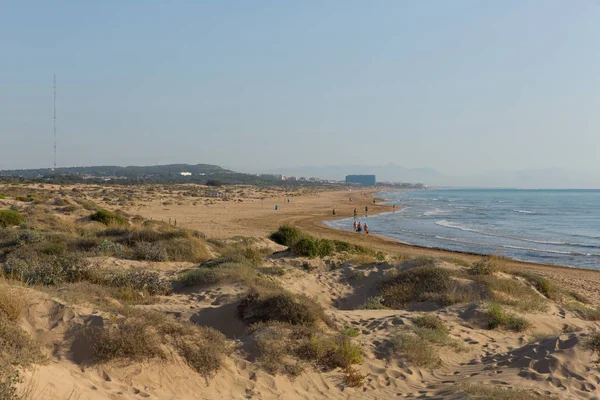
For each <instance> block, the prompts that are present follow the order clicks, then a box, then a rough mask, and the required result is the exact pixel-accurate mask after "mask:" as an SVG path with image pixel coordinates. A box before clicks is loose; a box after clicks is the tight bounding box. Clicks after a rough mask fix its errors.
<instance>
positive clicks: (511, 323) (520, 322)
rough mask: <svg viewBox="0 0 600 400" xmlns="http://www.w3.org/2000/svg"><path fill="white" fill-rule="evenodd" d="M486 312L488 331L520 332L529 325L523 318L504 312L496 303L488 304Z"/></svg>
mask: <svg viewBox="0 0 600 400" xmlns="http://www.w3.org/2000/svg"><path fill="white" fill-rule="evenodd" d="M487 311H488V315H489V319H488V327H489V329H497V328H505V329H508V330H511V331H514V332H522V331H524V330H526V329H527V328H529V326H530V325H531V324H530V323H529V321H527V320H526V319H525V318H522V317H519V316H516V315H514V314H510V313H508V312H506V311H504V309H503V308H502V306H501V305H500V304H498V303H490V304H489V305H488V308H487Z"/></svg>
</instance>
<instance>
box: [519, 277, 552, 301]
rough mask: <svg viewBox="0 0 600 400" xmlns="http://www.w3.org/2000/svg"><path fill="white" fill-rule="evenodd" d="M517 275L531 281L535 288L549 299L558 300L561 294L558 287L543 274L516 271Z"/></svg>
mask: <svg viewBox="0 0 600 400" xmlns="http://www.w3.org/2000/svg"><path fill="white" fill-rule="evenodd" d="M517 275H518V276H520V277H522V278H525V279H526V280H528V281H529V282H530V283H532V284H533V285H534V286H535V288H536V289H537V290H538V291H539V292H540V293H541V294H543V295H544V296H546V297H547V298H549V299H551V300H560V298H561V296H560V291H559V289H558V288H557V287H556V286H554V285H553V284H552V283H550V281H549V280H548V279H546V278H544V277H543V276H540V275H537V274H534V273H531V272H527V271H521V272H518V273H517Z"/></svg>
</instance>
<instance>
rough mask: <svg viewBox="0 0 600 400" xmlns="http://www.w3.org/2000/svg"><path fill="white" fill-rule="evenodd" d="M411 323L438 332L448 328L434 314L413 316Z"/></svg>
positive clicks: (446, 330)
mask: <svg viewBox="0 0 600 400" xmlns="http://www.w3.org/2000/svg"><path fill="white" fill-rule="evenodd" d="M412 321H413V324H415V326H417V327H419V328H426V329H432V330H435V331H440V332H446V333H447V332H448V328H447V327H446V325H445V324H444V322H443V321H442V320H441V319H439V318H438V317H436V316H434V315H429V314H424V315H419V316H417V317H414V318H413V319H412Z"/></svg>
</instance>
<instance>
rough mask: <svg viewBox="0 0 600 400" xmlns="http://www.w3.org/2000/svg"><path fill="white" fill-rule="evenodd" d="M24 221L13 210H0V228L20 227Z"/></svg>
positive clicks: (18, 213) (21, 216)
mask: <svg viewBox="0 0 600 400" xmlns="http://www.w3.org/2000/svg"><path fill="white" fill-rule="evenodd" d="M24 221H25V218H24V217H23V215H21V213H20V212H18V211H15V210H0V228H7V227H9V226H17V225H21V224H22V223H23V222H24Z"/></svg>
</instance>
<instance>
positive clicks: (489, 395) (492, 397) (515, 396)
mask: <svg viewBox="0 0 600 400" xmlns="http://www.w3.org/2000/svg"><path fill="white" fill-rule="evenodd" d="M456 391H457V392H464V393H466V394H467V396H468V397H466V399H468V400H540V399H548V400H558V399H559V398H558V397H557V396H548V395H546V394H543V395H542V394H537V393H535V392H534V391H532V390H527V389H507V388H502V387H497V386H493V385H483V384H476V385H472V384H466V383H464V384H459V385H457V387H456Z"/></svg>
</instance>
